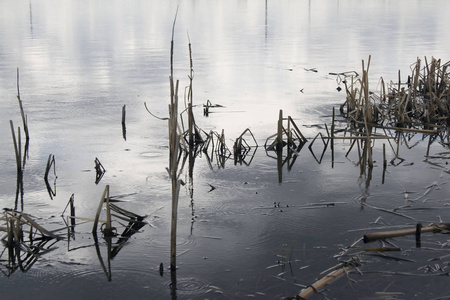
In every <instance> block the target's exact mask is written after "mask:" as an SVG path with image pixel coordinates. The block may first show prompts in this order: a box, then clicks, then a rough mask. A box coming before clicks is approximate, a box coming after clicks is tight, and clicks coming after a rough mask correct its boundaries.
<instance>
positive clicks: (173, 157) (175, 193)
mask: <svg viewBox="0 0 450 300" xmlns="http://www.w3.org/2000/svg"><path fill="white" fill-rule="evenodd" d="M177 15H178V7H177V11H176V14H175V18H174V21H173V26H172V40H171V47H170V78H169V80H170V105H169V120H168V123H169V124H168V125H169V156H170V157H169V169H168V170H167V171H168V173H169V176H170V178H171V181H172V216H171V231H170V269H171V270H172V271H175V270H176V256H177V255H176V249H177V248H176V246H177V245H176V244H177V218H178V197H179V194H180V185H181V181H180V180H179V178H178V150H179V142H180V136H179V135H178V133H177V129H178V80H177V81H176V84H174V81H173V80H174V79H173V45H174V32H175V23H176V19H177Z"/></svg>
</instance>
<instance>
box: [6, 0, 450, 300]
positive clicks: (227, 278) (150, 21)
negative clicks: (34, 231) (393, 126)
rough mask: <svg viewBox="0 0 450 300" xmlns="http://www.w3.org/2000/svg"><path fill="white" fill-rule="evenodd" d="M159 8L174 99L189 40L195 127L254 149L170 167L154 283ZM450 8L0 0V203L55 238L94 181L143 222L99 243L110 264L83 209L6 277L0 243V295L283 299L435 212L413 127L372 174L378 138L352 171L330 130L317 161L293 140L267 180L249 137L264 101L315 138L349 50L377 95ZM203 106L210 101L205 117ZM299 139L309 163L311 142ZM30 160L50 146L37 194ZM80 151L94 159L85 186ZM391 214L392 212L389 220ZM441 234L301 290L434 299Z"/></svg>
mask: <svg viewBox="0 0 450 300" xmlns="http://www.w3.org/2000/svg"><path fill="white" fill-rule="evenodd" d="M177 8H178V16H177V20H176V26H175V31H174V33H175V35H174V77H175V79H178V80H180V83H179V86H180V89H179V96H180V106H184V101H183V99H184V97H185V87H186V86H188V85H189V78H188V75H189V48H188V45H189V42H190V43H191V47H192V56H193V68H194V74H195V76H194V80H193V91H194V92H193V93H194V94H193V95H194V96H193V97H194V98H193V99H194V100H193V101H194V104H196V105H197V106H196V107H195V108H194V115H195V118H196V122H197V125H198V126H199V127H200V128H201V129H203V130H204V131H206V132H210V131H214V132H217V133H221V132H222V130H224V133H225V137H226V143H227V146H228V147H229V148H230V149H232V147H233V142H234V140H235V139H236V138H237V137H238V136H239V135H240V134H241V133H242V132H243V131H244V130H246V129H247V128H248V129H250V130H251V132H252V133H253V135H254V136H255V139H256V142H257V143H258V145H259V147H258V148H257V149H256V151H253V150H254V147H253V148H252V154H254V156H253V157H251V156H250V155H249V156H248V157H247V158H246V163H245V164H242V165H240V164H237V165H235V164H234V161H233V158H232V157H231V158H230V159H228V160H226V161H225V164H224V165H220V164H219V163H218V161H217V159H216V158H214V156H212V157H208V156H207V155H206V154H205V153H201V154H200V155H199V156H198V157H196V160H195V167H194V172H193V176H192V178H188V175H187V167H185V169H184V171H185V172H184V173H183V174H182V175H181V178H182V179H183V181H184V182H186V183H187V184H186V185H185V186H182V189H181V192H180V201H179V211H178V235H177V240H178V247H177V248H178V249H177V251H178V257H177V265H178V269H177V271H176V277H171V276H170V272H169V269H168V266H169V260H170V257H169V256H170V214H171V183H170V180H169V176H168V174H167V171H166V169H165V168H166V167H168V162H169V159H168V155H169V154H168V129H167V121H162V120H159V119H157V118H155V117H153V116H151V115H150V114H149V113H148V112H147V111H146V109H145V107H144V103H146V104H147V107H148V108H149V110H150V111H151V112H152V113H153V114H154V115H156V116H159V117H161V118H164V117H167V116H168V103H169V100H170V90H169V79H168V78H169V75H170V44H171V33H172V24H173V21H174V16H175V13H176V11H177ZM449 11H450V2H449V1H446V0H440V1H420V0H408V1H389V0H385V1H383V0H379V1H352V0H334V1H331V0H329V1H325V0H323V1H321V0H319V1H317V0H314V1H311V0H309V1H306V0H304V1H289V0H285V1H284V0H283V1H273V0H267V1H262V0H261V1H243V0H239V1H238V0H235V1H195V0H189V1H188V0H184V1H160V0H154V1H141V0H130V1H119V0H115V1H104V0H96V1H74V0H67V1H56V0H41V1H32V0H28V1H25V0H15V1H12V0H5V1H1V2H0V95H1V98H0V103H1V109H0V121H1V123H0V140H1V143H0V163H1V166H2V167H1V168H0V206H1V207H3V208H11V209H13V208H17V209H18V210H20V211H23V212H25V213H27V214H30V215H31V216H32V218H33V219H34V220H35V221H36V222H38V223H39V224H40V225H42V226H43V227H45V228H47V229H51V230H54V229H58V228H64V227H65V223H64V221H65V220H66V218H65V217H61V215H62V213H63V211H64V209H65V207H66V205H67V203H68V201H69V199H70V197H71V195H72V194H73V195H74V203H75V208H76V216H77V217H82V218H90V219H92V218H94V216H95V211H96V209H97V207H98V204H99V201H100V199H101V196H102V193H103V191H104V189H105V186H106V185H109V186H110V193H111V195H112V196H118V195H119V196H120V199H121V200H123V202H120V203H118V204H117V205H118V206H120V207H123V208H125V209H127V210H129V211H132V212H134V213H137V214H140V215H147V218H146V219H145V220H146V221H147V222H148V224H146V225H145V226H144V227H143V228H141V229H140V230H139V232H138V233H136V234H134V235H132V236H131V237H130V238H129V239H128V240H126V241H125V242H124V243H122V244H121V245H120V248H116V250H120V252H119V253H117V255H116V256H114V258H112V259H111V260H110V261H109V264H108V246H107V242H106V240H105V239H104V238H103V237H99V240H98V243H96V242H95V240H94V238H93V236H92V234H91V231H92V222H90V221H86V222H83V221H81V220H77V226H76V227H75V232H74V233H73V234H72V235H68V234H66V232H67V230H63V231H60V232H58V233H61V234H63V235H64V236H65V239H63V240H60V241H57V242H56V243H54V244H52V245H51V246H50V244H49V245H48V246H50V247H49V248H48V251H46V252H44V251H43V252H42V253H41V255H40V256H39V257H38V258H37V259H35V260H34V261H33V262H32V263H31V264H30V265H28V266H27V267H26V268H23V270H21V268H19V267H18V264H17V260H13V261H11V258H10V257H8V249H7V247H6V244H5V242H4V243H3V245H2V247H4V248H3V249H2V252H1V258H0V269H1V271H2V275H0V290H1V293H2V295H1V298H2V299H17V298H18V297H20V298H22V299H26V298H33V299H50V298H53V299H56V298H59V299H85V298H94V297H95V298H98V299H248V298H250V299H252V298H256V299H281V298H283V297H294V296H295V295H296V294H297V293H298V292H299V291H300V290H301V289H302V288H303V287H305V286H307V285H310V284H312V283H314V282H315V281H316V279H318V278H320V277H321V276H323V275H324V274H326V273H328V272H329V271H327V270H329V269H330V268H332V267H333V266H335V265H337V264H338V263H339V262H340V261H342V260H345V259H348V258H349V257H338V256H339V254H340V253H341V251H342V250H343V249H344V248H345V247H348V246H350V245H352V244H353V243H354V242H356V241H357V240H358V239H360V238H361V237H363V235H364V234H365V233H367V232H372V231H384V230H392V229H398V228H405V227H408V228H415V226H416V223H417V222H422V223H423V224H424V225H428V224H430V223H439V222H441V221H442V222H450V210H449V209H450V207H449V206H448V204H450V199H449V196H448V195H449V191H450V187H449V185H448V181H449V177H450V175H449V167H448V165H447V163H448V152H449V149H448V145H445V144H441V143H439V141H436V142H435V143H433V144H432V146H431V148H430V155H433V156H438V157H439V158H434V159H428V160H426V159H425V155H426V152H427V145H428V137H425V138H423V136H422V135H420V134H417V135H408V136H406V137H405V139H404V140H402V143H401V145H400V148H399V149H400V150H399V153H400V156H401V157H402V158H403V159H404V161H399V160H395V161H394V163H393V164H388V167H387V169H386V172H385V174H384V176H383V166H382V160H383V156H382V152H381V150H382V145H383V143H386V148H387V159H388V161H390V160H391V159H393V158H394V151H395V148H396V147H397V145H396V144H395V143H392V144H389V143H388V142H387V141H383V140H380V141H376V142H375V147H374V159H375V160H376V162H375V167H374V169H373V172H372V174H371V176H369V175H368V174H366V175H360V168H359V166H357V165H356V164H357V161H358V154H357V151H356V150H352V151H351V152H350V154H349V155H348V156H347V157H346V153H347V151H349V148H350V143H349V141H339V142H335V147H334V148H335V153H334V162H333V161H332V153H331V151H330V148H327V149H326V150H325V152H324V154H323V158H322V160H321V163H318V161H316V159H315V158H314V156H313V155H312V153H311V151H310V150H309V149H308V147H307V146H308V145H306V146H305V147H304V148H303V149H302V150H301V152H300V154H299V155H298V156H297V157H296V160H295V161H294V164H293V165H292V166H291V168H290V170H288V168H287V166H286V165H284V166H283V168H282V170H281V172H282V182H281V183H280V182H279V176H280V172H279V170H278V168H277V160H276V155H275V154H274V153H270V152H268V153H266V151H265V149H264V143H265V142H266V139H267V138H268V137H269V136H271V135H272V134H274V133H276V130H277V120H278V113H279V110H280V109H282V110H283V112H284V115H285V116H291V117H292V118H293V119H294V121H295V123H296V124H297V125H298V126H299V128H300V130H301V131H302V133H303V134H304V135H305V136H306V137H307V138H308V139H309V143H310V142H311V141H312V138H314V137H315V136H316V135H317V134H318V133H319V132H321V133H323V134H325V132H326V131H325V125H324V124H325V123H327V124H328V126H329V125H330V123H331V117H330V116H331V112H332V108H333V107H336V108H338V107H339V105H340V104H341V103H343V102H344V101H345V93H344V92H343V91H341V92H338V91H337V87H339V86H340V87H343V85H342V83H340V82H339V80H337V79H338V78H337V76H335V75H330V73H341V72H348V71H355V72H357V73H359V74H361V65H362V60H364V62H365V64H366V65H367V62H368V59H369V56H370V57H371V61H370V71H369V77H370V84H371V90H373V91H375V92H376V91H379V88H380V87H379V85H378V82H379V78H380V76H382V77H383V78H384V80H385V81H386V82H389V81H391V80H392V81H393V82H397V81H398V76H399V75H398V73H399V70H400V74H401V75H400V76H401V80H402V81H403V82H404V81H406V78H407V76H408V75H410V73H411V71H410V65H411V64H413V63H415V62H416V60H417V58H418V57H419V58H421V59H422V61H424V58H425V57H427V59H428V60H431V57H435V58H440V59H442V63H445V62H447V61H449V60H450V52H449V50H448V49H449V48H450V31H449V30H448V28H450V19H449V18H448V12H449ZM17 68H18V69H19V72H20V96H21V98H22V101H23V107H24V111H25V113H26V115H27V121H28V126H29V132H30V142H29V149H28V150H29V152H28V156H27V159H26V165H25V168H24V173H23V203H21V202H22V201H20V198H21V197H20V195H19V203H15V199H16V183H17V180H16V179H17V175H16V170H17V169H16V160H15V154H14V147H13V141H12V135H11V129H10V124H9V123H10V120H12V121H13V123H14V127H15V130H16V134H17V130H18V129H17V127H20V128H21V130H22V133H21V135H22V138H23V137H24V133H23V124H22V120H21V116H20V110H19V105H18V103H17V97H16V96H17V81H16V80H17V73H16V72H17ZM208 100H209V101H210V102H211V103H212V104H218V105H220V106H221V107H215V108H212V109H211V113H210V114H209V116H208V117H205V116H203V107H202V105H203V104H206V102H207V101H208ZM124 105H126V139H124V137H123V133H122V125H121V118H122V107H123V106H124ZM247 141H252V139H251V138H250V137H248V136H247ZM252 143H253V142H252ZM23 146H24V141H22V147H23ZM312 149H313V152H314V153H315V155H316V156H318V157H320V155H321V153H322V150H323V145H322V144H321V141H320V140H318V141H316V142H315V143H314V147H313V148H312ZM49 155H54V158H55V166H56V168H55V169H56V176H57V178H55V176H54V174H53V169H52V171H51V172H50V186H51V188H52V190H53V192H54V193H55V194H54V195H51V194H49V192H48V190H47V188H46V184H45V182H44V173H45V169H46V165H47V159H48V157H49ZM274 155H275V158H274ZM96 158H98V159H99V160H100V162H101V163H102V165H103V166H104V168H105V169H106V173H105V174H104V176H103V177H102V178H101V180H100V182H98V184H96V183H95V181H96V171H95V168H94V166H95V164H94V160H95V159H96ZM19 194H20V193H19ZM326 203H329V204H330V205H320V204H326ZM366 204H367V205H366ZM404 205H407V207H403V206H404ZM398 207H403V208H402V209H400V210H397V211H395V212H397V214H396V213H392V212H393V209H394V208H398ZM65 215H67V212H66V213H65ZM2 223H3V221H2ZM2 226H3V225H2ZM117 226H120V225H117ZM449 241H450V240H449V239H448V237H447V236H446V235H444V234H424V235H423V237H422V247H420V248H418V247H416V242H415V239H414V236H407V237H401V238H397V239H395V240H394V243H395V246H397V247H399V248H401V251H400V252H395V253H394V254H392V255H390V257H386V256H379V255H378V253H361V254H360V258H361V261H362V265H361V266H360V267H359V271H360V272H355V271H354V272H352V273H351V274H348V275H347V276H344V277H343V278H341V279H339V280H338V281H336V282H334V283H332V284H331V285H329V286H327V288H326V289H325V290H324V291H323V292H322V293H321V294H319V295H314V296H313V297H311V298H312V299H388V298H389V297H391V298H389V299H449V297H450V289H449V287H448V280H449V279H448V276H447V275H448V272H449V270H450V268H449V267H448V265H449V264H450V260H449V259H448V257H447V256H446V255H448V254H450V246H449V245H448V244H449V243H448V242H449ZM115 242H117V241H115ZM52 243H53V242H52ZM380 245H381V243H373V244H368V245H366V246H369V247H370V246H374V247H377V246H380ZM114 246H115V244H114V243H113V247H114ZM358 246H365V245H363V244H362V243H359V244H358ZM388 246H389V245H388ZM352 251H353V250H352ZM353 252H355V251H353ZM392 257H393V258H392ZM436 258H439V259H437V260H436ZM161 263H162V264H163V271H164V273H163V274H162V275H161V274H160V265H161ZM322 272H325V273H323V274H322ZM175 284H176V289H175V288H174V285H175ZM445 297H447V298H445Z"/></svg>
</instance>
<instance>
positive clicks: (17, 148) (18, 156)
mask: <svg viewBox="0 0 450 300" xmlns="http://www.w3.org/2000/svg"><path fill="white" fill-rule="evenodd" d="M9 125H10V127H11V134H12V138H13V143H14V152H15V155H16V165H17V178H18V179H19V176H20V177H21V175H22V155H21V139H20V127H18V136H17V140H18V141H17V140H16V133H15V131H14V123H13V121H12V120H10V121H9ZM17 142H18V143H17Z"/></svg>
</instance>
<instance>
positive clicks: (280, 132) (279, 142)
mask: <svg viewBox="0 0 450 300" xmlns="http://www.w3.org/2000/svg"><path fill="white" fill-rule="evenodd" d="M276 150H277V151H282V150H283V110H281V109H280V112H279V116H278V129H277V144H276Z"/></svg>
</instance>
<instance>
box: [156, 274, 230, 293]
mask: <svg viewBox="0 0 450 300" xmlns="http://www.w3.org/2000/svg"><path fill="white" fill-rule="evenodd" d="M164 285H165V286H166V287H167V288H172V287H173V285H172V281H166V282H165V283H164ZM176 291H177V295H178V296H183V295H189V296H193V295H201V294H206V293H210V292H212V291H214V292H216V293H221V290H220V289H219V288H218V287H215V286H211V285H210V284H209V283H206V282H204V281H202V280H200V279H198V278H196V277H185V278H183V277H182V278H177V280H176Z"/></svg>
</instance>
